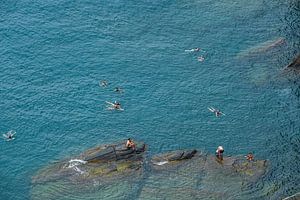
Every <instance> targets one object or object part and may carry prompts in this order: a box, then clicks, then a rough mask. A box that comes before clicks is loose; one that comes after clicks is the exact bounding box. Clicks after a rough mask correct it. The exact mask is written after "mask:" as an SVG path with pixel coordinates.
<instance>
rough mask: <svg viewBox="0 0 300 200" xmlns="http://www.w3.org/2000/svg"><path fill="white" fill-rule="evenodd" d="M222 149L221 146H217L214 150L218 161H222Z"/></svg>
mask: <svg viewBox="0 0 300 200" xmlns="http://www.w3.org/2000/svg"><path fill="white" fill-rule="evenodd" d="M223 153H224V148H223V147H222V146H218V148H217V150H216V156H217V158H218V159H220V160H223Z"/></svg>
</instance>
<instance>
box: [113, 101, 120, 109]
mask: <svg viewBox="0 0 300 200" xmlns="http://www.w3.org/2000/svg"><path fill="white" fill-rule="evenodd" d="M113 107H114V108H115V109H120V108H121V104H120V103H119V102H117V101H115V103H114V105H113Z"/></svg>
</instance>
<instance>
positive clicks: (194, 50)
mask: <svg viewBox="0 0 300 200" xmlns="http://www.w3.org/2000/svg"><path fill="white" fill-rule="evenodd" d="M200 50H201V49H200V48H198V47H197V48H194V49H186V50H184V51H185V52H198V51H200Z"/></svg>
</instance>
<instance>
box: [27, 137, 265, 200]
mask: <svg viewBox="0 0 300 200" xmlns="http://www.w3.org/2000/svg"><path fill="white" fill-rule="evenodd" d="M136 145H137V148H136V150H133V149H127V148H125V141H124V142H121V143H119V144H112V145H102V146H99V147H96V148H93V149H90V150H87V151H86V152H84V153H82V154H81V155H79V156H77V157H75V158H72V159H65V160H63V161H59V162H56V163H54V164H51V165H49V166H48V167H46V168H44V169H42V170H40V171H39V172H38V173H37V175H35V176H34V177H33V178H32V181H33V183H34V184H33V187H32V199H33V200H35V199H73V198H74V199H76V198H77V197H80V198H82V199H106V198H107V195H109V196H111V195H112V196H113V197H114V198H113V199H130V198H133V199H221V198H223V199H232V197H235V199H244V197H247V195H248V193H247V192H248V187H250V188H251V185H252V183H254V184H255V183H257V181H259V179H260V178H261V177H262V176H263V175H264V174H265V173H266V170H267V168H268V162H267V161H265V160H255V161H251V162H250V161H247V160H246V159H245V158H244V157H243V156H232V157H226V156H224V157H223V159H222V160H220V159H218V158H216V156H215V155H211V154H208V153H205V152H202V151H199V150H196V149H191V150H177V151H171V152H167V153H163V154H159V155H155V156H153V157H152V158H151V159H150V162H148V160H147V159H146V157H145V150H146V145H145V144H144V143H143V142H136ZM244 190H245V191H246V192H245V196H243V195H244V193H243V191H244ZM126 194H130V195H129V196H126ZM132 194H134V197H132ZM124 195H125V196H124ZM256 195H258V196H261V195H262V194H256ZM75 197H76V198H75Z"/></svg>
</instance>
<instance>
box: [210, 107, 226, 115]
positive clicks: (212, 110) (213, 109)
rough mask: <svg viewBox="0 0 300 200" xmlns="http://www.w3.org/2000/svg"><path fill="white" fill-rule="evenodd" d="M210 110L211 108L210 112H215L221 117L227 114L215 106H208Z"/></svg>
mask: <svg viewBox="0 0 300 200" xmlns="http://www.w3.org/2000/svg"><path fill="white" fill-rule="evenodd" d="M208 110H209V111H210V112H213V113H215V115H216V117H220V116H221V115H225V114H224V113H222V112H221V111H220V110H218V109H215V108H213V107H208Z"/></svg>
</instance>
